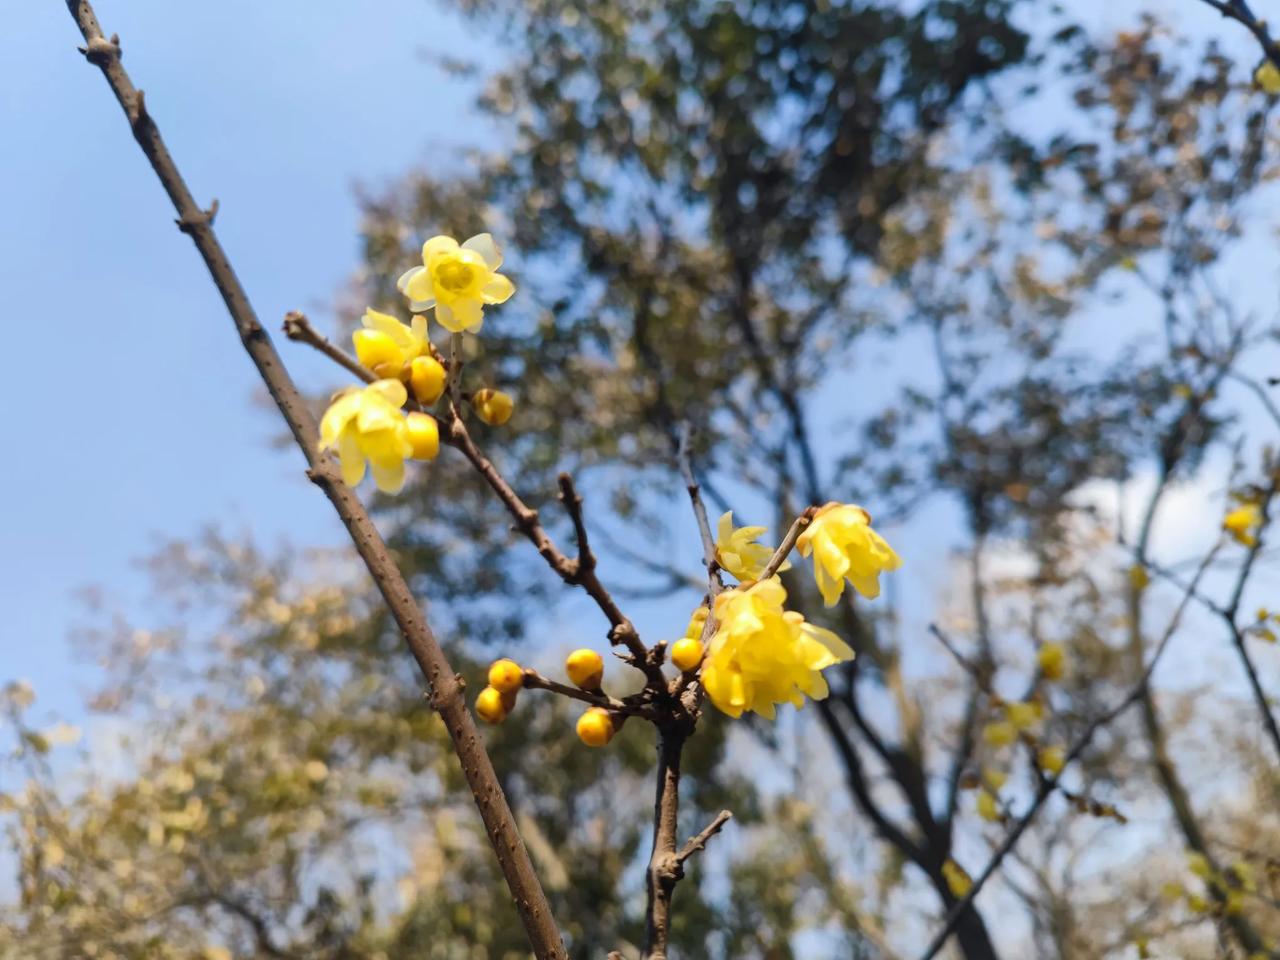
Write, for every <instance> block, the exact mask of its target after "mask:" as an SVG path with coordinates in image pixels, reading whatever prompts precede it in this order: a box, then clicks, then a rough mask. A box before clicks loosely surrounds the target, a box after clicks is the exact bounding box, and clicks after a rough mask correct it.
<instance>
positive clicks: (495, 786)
mask: <svg viewBox="0 0 1280 960" xmlns="http://www.w3.org/2000/svg"><path fill="white" fill-rule="evenodd" d="M67 9H68V10H69V11H70V13H71V15H72V17H73V18H74V19H75V21H76V25H77V26H78V27H79V29H80V32H81V34H82V35H83V36H84V39H85V41H86V46H85V47H84V53H85V56H86V58H87V59H88V60H89V62H91V63H93V64H95V65H96V66H98V67H99V68H100V69H101V70H102V74H103V76H104V77H105V78H106V81H107V83H108V85H109V86H110V87H111V91H112V93H114V94H115V97H116V100H117V101H118V102H119V104H120V106H121V108H122V109H123V110H124V112H125V115H126V117H127V118H128V119H129V122H130V125H131V127H132V129H133V134H134V138H135V139H136V140H137V142H138V145H139V146H140V147H141V148H142V152H143V154H144V155H145V156H146V158H147V160H148V161H149V162H150V164H151V167H152V169H153V170H154V171H155V173H156V176H157V177H159V179H160V182H161V184H162V185H163V186H164V189H165V192H166V193H167V194H168V195H169V199H170V200H171V201H172V202H173V205H174V208H175V210H176V212H177V214H178V219H179V221H180V222H181V223H182V224H183V225H184V226H183V232H184V233H186V234H187V235H188V236H190V237H191V239H192V241H193V242H194V243H195V245H196V249H197V250H198V251H199V253H200V255H201V257H202V258H203V260H204V262H205V266H206V267H207V268H208V270H209V273H210V276H211V277H212V279H213V282H214V285H215V286H216V287H217V289H218V292H219V293H220V294H221V295H222V299H223V302H224V303H225V304H226V307H227V312H228V313H229V314H230V315H231V319H232V321H233V322H234V323H235V327H236V331H237V333H238V334H239V335H240V339H241V341H242V342H243V344H244V347H245V350H246V352H248V354H249V357H250V359H251V360H252V361H253V363H254V365H255V366H256V367H257V369H258V373H259V374H260V375H261V377H262V380H263V383H264V384H265V385H266V387H267V389H268V391H269V392H270V393H271V397H272V399H273V400H274V401H275V403H276V406H277V407H278V408H279V410H280V413H281V415H282V416H283V417H284V420H285V422H286V423H287V424H288V426H289V429H290V431H291V432H292V434H293V437H294V440H295V441H296V442H297V445H298V447H299V449H300V450H301V451H302V453H303V456H304V457H305V458H306V461H307V466H308V471H307V474H308V476H309V477H310V478H311V480H312V481H313V482H314V483H315V484H316V485H317V486H319V487H320V489H321V490H323V491H324V493H325V495H326V496H327V497H328V498H329V500H330V502H331V503H332V504H333V507H334V510H335V511H336V512H337V514H338V516H339V518H340V519H341V520H342V523H343V525H344V526H345V527H346V529H347V532H348V533H349V534H350V536H351V539H352V542H353V543H354V545H355V547H356V550H357V552H358V553H359V554H360V557H361V559H363V560H364V563H365V566H366V568H367V569H368V571H369V575H370V576H371V577H372V578H373V580H374V582H375V583H376V584H377V586H378V589H379V591H380V592H381V594H382V596H383V598H384V600H385V601H386V604H387V607H388V609H389V610H390V611H391V614H392V616H393V617H394V618H395V621H396V624H397V625H398V626H399V628H400V632H401V634H402V635H403V636H404V638H405V642H406V644H407V645H408V647H409V650H410V652H411V653H412V654H413V657H414V659H415V660H416V661H417V663H418V666H419V668H420V669H421V671H422V675H423V677H424V678H425V679H426V682H427V685H428V687H429V688H430V695H431V702H432V704H433V705H434V706H435V708H436V709H437V710H438V711H439V713H440V716H441V718H442V719H443V720H444V723H445V727H446V728H447V729H448V731H449V736H450V737H451V738H452V740H453V745H454V750H455V752H456V753H457V755H458V759H459V761H460V762H461V765H462V770H463V773H464V775H465V776H466V779H467V784H468V786H469V787H470V788H471V792H472V794H473V796H474V798H475V802H476V806H477V807H478V808H479V809H480V815H481V818H482V819H483V821H484V825H485V830H486V831H487V833H488V835H489V842H490V845H491V846H492V848H493V851H494V854H495V855H496V856H497V858H498V862H499V864H500V866H501V868H502V872H503V876H504V877H505V878H506V881H507V886H508V888H509V889H510V891H511V895H512V897H513V899H514V900H515V903H516V907H517V910H518V911H519V914H520V918H521V921H522V923H523V924H524V928H525V932H526V933H527V935H528V937H529V941H530V944H531V945H532V947H533V951H534V954H535V955H536V956H537V957H539V958H540V960H567V957H568V954H567V953H566V952H565V948H564V944H563V942H562V940H561V938H560V931H559V929H558V928H557V926H556V923H555V919H554V918H553V917H552V915H551V908H550V905H549V904H548V903H547V899H546V895H545V894H544V893H543V890H542V886H541V884H540V883H539V881H538V878H537V875H536V874H535V873H534V869H533V864H532V863H531V862H530V860H529V854H528V852H527V851H526V849H525V846H524V842H523V840H522V839H521V837H520V833H519V831H518V830H517V828H516V824H515V819H514V817H513V816H512V813H511V808H510V807H509V806H508V804H507V800H506V796H505V794H504V793H503V791H502V785H501V784H500V782H499V781H498V777H497V774H496V773H495V771H494V769H493V764H492V762H491V761H490V759H489V755H488V752H487V751H486V750H485V747H484V742H483V740H482V739H481V738H480V735H479V731H478V730H477V729H476V726H475V722H474V720H473V719H472V716H471V713H470V712H469V711H468V710H467V706H466V702H465V700H464V698H463V684H462V682H461V679H460V678H459V677H458V676H457V675H456V674H455V673H454V671H453V668H452V666H451V665H450V664H449V661H448V659H447V658H446V657H445V655H444V651H443V650H442V649H441V648H440V645H439V643H438V642H437V641H436V638H435V636H434V635H433V634H432V632H431V629H430V627H429V626H428V624H427V621H426V618H425V617H424V615H423V613H422V609H421V608H420V607H419V606H418V603H417V600H416V599H415V598H414V596H413V594H412V592H411V591H410V589H409V585H408V584H407V583H406V582H405V580H404V576H403V575H402V574H401V572H400V570H399V568H398V567H397V566H396V563H395V561H394V559H393V558H392V556H391V554H390V552H389V551H388V549H387V546H386V544H385V543H384V542H383V540H382V537H381V535H380V534H379V533H378V530H377V527H376V526H375V525H374V523H373V520H372V519H371V518H370V517H369V514H368V513H367V512H366V510H365V508H364V505H363V504H362V503H361V502H360V499H359V498H358V497H357V496H356V494H355V492H354V491H353V490H352V489H351V488H350V487H348V486H347V485H346V484H344V483H343V482H342V477H341V474H340V472H339V471H338V468H337V464H336V463H335V462H334V460H333V459H332V458H331V457H328V456H324V455H322V454H321V453H320V451H319V450H318V448H317V445H316V424H315V420H314V418H313V417H312V415H311V411H310V410H309V408H308V407H307V403H306V401H305V399H304V398H303V396H302V394H301V392H300V391H299V390H298V388H297V386H296V385H295V384H294V382H293V380H292V378H291V377H290V376H289V374H288V372H287V371H286V369H285V367H284V365H283V363H282V362H281V360H280V356H279V354H277V353H276V349H275V347H274V346H273V344H272V343H271V338H270V337H269V336H268V334H267V332H266V330H265V329H264V328H263V326H262V324H261V323H260V322H259V321H258V317H257V314H256V312H255V311H254V309H253V306H252V304H251V303H250V302H249V298H248V295H247V294H246V293H245V291H244V288H243V287H242V286H241V285H240V281H239V279H238V278H237V276H236V274H235V272H234V271H233V270H232V268H231V263H230V261H229V260H228V258H227V255H226V252H225V251H224V250H223V249H222V245H221V244H220V243H219V242H218V239H217V237H216V235H215V234H214V231H213V223H212V219H213V218H212V216H211V215H209V214H208V212H207V211H204V210H202V209H201V208H200V207H199V205H197V203H196V202H195V199H194V198H193V197H192V195H191V191H190V190H189V189H188V187H187V185H186V182H185V181H184V180H183V178H182V175H181V174H180V173H179V171H178V168H177V165H176V164H175V163H174V160H173V157H172V156H171V155H170V153H169V150H168V147H167V146H166V145H165V143H164V140H163V139H162V138H161V136H160V132H159V130H158V128H157V127H156V124H155V122H154V120H152V118H151V116H150V114H148V113H147V111H146V107H145V102H144V100H143V98H142V94H141V91H139V90H138V89H137V88H136V87H135V86H134V85H133V82H132V81H131V80H130V78H129V75H128V74H127V73H126V71H125V70H124V68H123V67H122V66H121V63H120V44H119V40H118V39H117V38H115V37H112V39H111V40H107V39H106V38H105V37H104V36H103V33H102V30H101V28H100V27H99V25H98V21H97V17H96V16H95V15H94V12H93V8H92V7H91V5H90V4H89V2H88V0H67Z"/></svg>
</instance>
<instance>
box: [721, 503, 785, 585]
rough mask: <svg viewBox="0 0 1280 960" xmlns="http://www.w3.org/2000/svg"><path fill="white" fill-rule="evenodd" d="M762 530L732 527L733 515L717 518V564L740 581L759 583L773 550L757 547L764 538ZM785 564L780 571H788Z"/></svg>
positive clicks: (728, 514) (729, 512)
mask: <svg viewBox="0 0 1280 960" xmlns="http://www.w3.org/2000/svg"><path fill="white" fill-rule="evenodd" d="M764 532H765V528H764V527H738V528H737V529H736V530H735V529H734V527H733V511H732V510H730V511H728V512H727V513H725V515H724V516H722V517H721V518H720V523H719V524H718V526H717V528H716V561H717V562H718V563H719V564H720V566H721V567H722V568H723V569H725V570H727V571H729V573H731V574H733V575H734V576H735V577H737V578H738V579H739V580H758V579H759V578H760V574H762V573H763V572H764V568H765V566H766V565H767V564H768V563H769V558H770V557H772V556H773V550H771V549H770V548H769V547H766V546H764V545H763V544H759V543H756V541H757V540H759V539H760V537H761V536H762V535H763V534H764ZM790 566H791V565H790V564H789V563H784V564H783V565H782V566H781V567H779V568H778V569H779V570H787V569H789V568H790Z"/></svg>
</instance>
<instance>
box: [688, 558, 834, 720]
mask: <svg viewBox="0 0 1280 960" xmlns="http://www.w3.org/2000/svg"><path fill="white" fill-rule="evenodd" d="M786 599H787V591H786V590H785V589H783V586H782V581H780V580H779V579H778V578H777V577H770V578H769V579H768V580H762V581H760V582H759V583H756V584H753V585H752V586H750V587H746V588H742V587H739V588H735V589H732V590H726V591H725V592H724V593H722V594H720V595H719V596H718V597H716V599H715V607H714V611H713V613H714V616H715V618H716V632H715V635H714V636H713V637H712V638H711V642H710V643H709V644H708V646H707V652H706V658H705V659H704V660H703V663H702V685H703V687H704V688H705V689H706V691H707V696H708V697H710V698H711V702H712V703H714V704H715V705H716V706H717V707H718V708H719V709H720V710H722V711H723V712H725V713H727V714H729V716H731V717H740V716H742V714H743V713H744V712H745V711H747V710H754V711H755V712H756V713H758V714H760V715H761V716H762V717H767V718H769V719H773V716H774V706H775V704H779V703H792V704H794V705H795V706H797V707H802V706H804V698H805V697H806V696H808V697H811V698H812V699H814V700H821V699H823V698H824V697H826V695H827V682H826V680H824V679H823V677H822V673H821V671H822V670H823V669H824V668H826V667H829V666H831V665H832V664H835V663H840V662H841V661H844V660H852V659H853V650H852V649H851V648H850V647H849V645H848V644H847V643H845V642H844V641H843V640H841V639H840V638H839V637H838V636H836V635H835V634H834V633H832V632H831V631H830V630H825V629H823V628H822V627H817V626H814V625H813V624H811V623H807V622H806V621H805V619H804V617H802V616H801V615H800V614H798V613H795V612H793V611H790V610H784V609H783V608H782V605H783V603H784V602H785V601H786Z"/></svg>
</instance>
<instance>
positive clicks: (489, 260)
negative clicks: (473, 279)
mask: <svg viewBox="0 0 1280 960" xmlns="http://www.w3.org/2000/svg"><path fill="white" fill-rule="evenodd" d="M462 249H463V250H474V251H475V252H476V253H478V254H480V256H482V257H484V263H485V266H487V267H488V268H489V269H490V270H497V269H498V268H499V267H500V266H502V249H501V248H500V247H499V246H498V245H497V243H495V242H494V239H493V234H491V233H477V234H476V235H475V236H474V237H472V238H471V239H470V240H468V241H467V242H466V243H464V244H463V245H462Z"/></svg>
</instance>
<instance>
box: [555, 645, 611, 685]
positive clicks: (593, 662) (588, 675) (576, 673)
mask: <svg viewBox="0 0 1280 960" xmlns="http://www.w3.org/2000/svg"><path fill="white" fill-rule="evenodd" d="M564 669H565V672H566V673H568V674H569V679H570V680H572V681H573V684H574V686H576V687H578V688H580V689H582V690H599V689H600V681H601V680H603V679H604V660H602V659H601V658H600V654H598V653H596V652H595V651H594V650H587V649H582V650H575V651H573V653H571V654H569V656H568V657H567V658H566V659H565V661H564Z"/></svg>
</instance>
